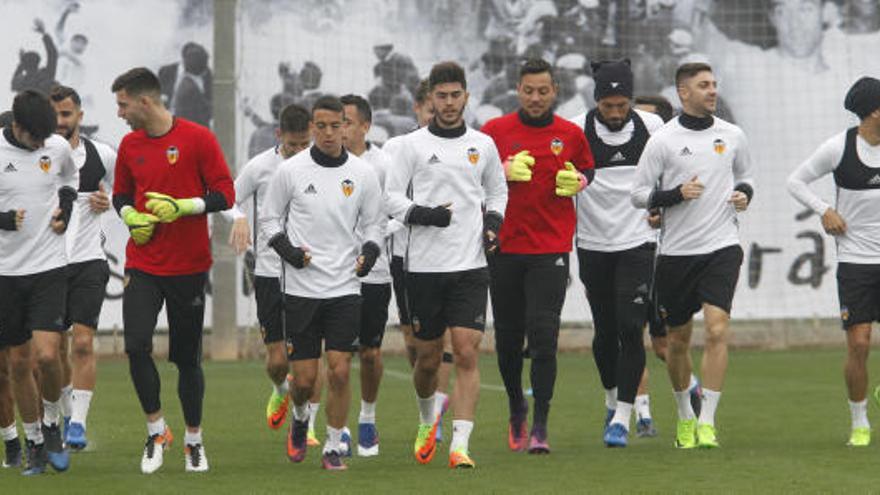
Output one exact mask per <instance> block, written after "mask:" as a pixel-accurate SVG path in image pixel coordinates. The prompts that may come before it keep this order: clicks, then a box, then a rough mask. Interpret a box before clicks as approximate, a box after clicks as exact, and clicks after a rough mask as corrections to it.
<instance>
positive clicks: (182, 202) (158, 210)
mask: <svg viewBox="0 0 880 495" xmlns="http://www.w3.org/2000/svg"><path fill="white" fill-rule="evenodd" d="M146 196H147V198H149V200H148V201H147V209H148V210H150V211H151V212H152V213H153V215H156V216H157V217H159V221H160V222H162V223H171V222H173V221H175V220H177V219H178V218H180V217H183V216H186V215H198V214H199V213H202V211H204V209H205V206H204V204H205V203H204V202H203V201H202V200H201V199H198V198H187V199H174V198H172V197H171V196H169V195H167V194H162V193H157V192H148V193H146Z"/></svg>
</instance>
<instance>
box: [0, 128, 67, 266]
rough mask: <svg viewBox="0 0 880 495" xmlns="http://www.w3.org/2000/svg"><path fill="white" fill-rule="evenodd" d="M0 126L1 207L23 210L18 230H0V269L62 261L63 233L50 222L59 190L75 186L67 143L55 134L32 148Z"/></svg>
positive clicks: (48, 264) (56, 206) (59, 264)
mask: <svg viewBox="0 0 880 495" xmlns="http://www.w3.org/2000/svg"><path fill="white" fill-rule="evenodd" d="M3 131H5V129H0V169H2V170H0V211H9V210H20V209H23V210H25V214H24V223H23V225H22V228H21V230H0V275H2V276H21V275H32V274H35V273H42V272H46V271H49V270H53V269H55V268H60V267H62V266H64V265H66V264H67V253H66V252H65V243H64V235H59V234H56V233H55V232H54V231H52V228H51V227H50V226H49V223H50V222H51V221H52V216H53V213H54V211H55V209H56V208H58V190H59V189H60V188H61V187H64V186H68V187H71V188H73V190H76V189H77V187H78V186H79V175H78V173H77V169H76V165H75V164H74V163H73V159H72V158H71V150H70V144H69V143H68V142H67V140H65V139H64V138H63V137H61V136H59V135H52V136H51V137H49V138H48V139H46V143H45V145H44V146H43V147H42V148H40V149H38V150H35V151H31V150H27V149H24V148H20V147H18V146H16V145H14V144H12V143H10V142H9V140H8V139H7V138H6V135H5V132H3Z"/></svg>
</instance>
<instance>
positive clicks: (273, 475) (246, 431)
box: [0, 349, 880, 495]
mask: <svg viewBox="0 0 880 495" xmlns="http://www.w3.org/2000/svg"><path fill="white" fill-rule="evenodd" d="M842 357H843V350H842V349H841V350H821V351H791V352H754V351H737V352H733V353H731V360H730V371H729V374H728V377H729V378H728V382H727V385H726V389H725V391H724V396H723V398H722V400H721V405H720V407H719V417H718V426H719V438H720V440H721V443H722V448H721V449H719V450H714V451H677V450H675V449H674V448H673V447H672V433H673V429H674V414H675V410H674V407H673V404H672V394H671V393H670V392H669V390H670V389H669V380H668V378H667V377H666V375H665V371H664V369H663V368H662V367H661V364H660V363H659V361H658V360H657V359H656V358H654V357H653V356H649V357H648V363H649V367H650V371H651V372H652V373H653V377H654V378H653V380H652V385H653V393H652V410H653V413H654V416H655V421H656V422H657V426H658V429H659V430H660V435H659V436H658V437H656V438H653V439H637V438H631V440H630V446H629V447H628V448H626V449H616V450H610V449H606V448H605V447H604V446H603V444H602V440H601V432H602V420H603V417H604V403H603V399H602V397H603V396H602V392H601V387H600V385H599V380H598V376H597V373H596V370H595V366H594V363H593V360H592V357H591V356H589V355H585V354H566V355H563V356H562V357H561V359H560V363H559V370H560V374H559V378H558V381H557V387H556V397H555V399H554V402H553V409H552V411H551V416H550V419H551V422H550V440H551V445H552V447H553V453H552V454H551V455H550V456H541V457H533V456H528V455H526V454H515V453H511V452H509V451H508V450H507V445H506V419H507V406H506V403H507V401H506V398H505V394H504V392H502V391H501V389H500V388H499V385H500V383H501V382H500V377H499V375H498V372H497V369H496V367H495V359H494V356H489V355H485V356H483V358H482V360H481V367H482V372H483V382H484V383H485V384H486V385H487V387H486V388H485V389H484V390H483V391H482V396H481V400H480V406H479V411H478V414H477V423H476V427H475V430H474V434H473V435H472V437H471V444H470V445H471V451H472V454H473V457H474V459H475V461H476V462H477V469H476V470H473V471H452V470H450V469H448V468H447V467H446V460H447V456H446V455H445V454H446V452H447V449H448V444H446V443H444V444H443V446H442V447H441V449H442V450H441V451H440V452H438V455H437V457H436V458H435V459H434V462H433V463H432V464H431V465H429V466H419V465H416V463H415V461H414V460H413V458H412V453H411V452H412V440H413V438H414V435H415V427H416V421H417V417H418V412H417V408H416V404H415V400H414V392H413V389H412V386H411V384H410V381H409V380H408V379H407V377H406V373H407V364H406V362H405V361H404V360H403V359H402V358H397V357H395V358H389V359H387V361H386V367H387V369H388V371H389V374H387V375H386V378H385V381H384V384H383V388H382V390H381V392H380V402H379V406H378V412H377V417H378V427H379V430H380V434H381V440H382V442H381V455H380V456H379V457H376V458H370V459H358V458H353V459H351V460H350V462H349V470H348V471H347V472H342V473H338V472H337V473H328V472H324V471H322V470H321V469H320V467H319V466H320V461H319V451H318V450H317V449H315V450H313V451H310V453H309V456H308V458H307V460H306V461H305V462H304V463H302V464H299V465H293V464H291V463H290V462H289V461H288V460H287V457H286V456H285V444H284V442H285V439H284V432H283V431H271V430H269V429H268V428H267V427H266V425H265V416H264V410H265V399H266V398H267V395H268V391H269V386H268V382H267V379H266V378H265V377H264V373H263V369H262V364H261V363H258V362H244V363H207V364H206V367H205V369H206V376H207V400H206V408H205V422H204V428H205V445H206V449H207V454H208V456H209V459H210V465H211V471H210V472H209V473H207V474H204V475H193V474H186V473H184V470H183V449H182V446H181V442H180V440H182V437H183V435H182V434H183V423H182V416H181V413H180V408H179V405H178V402H177V397H176V373H175V371H174V368H173V367H172V366H170V365H168V364H166V363H163V364H162V365H161V367H160V370H161V372H162V377H163V383H164V385H165V386H164V388H163V391H162V397H163V404H164V408H165V411H166V418H167V420H168V422H169V424H170V425H171V427H172V428H173V429H174V432H175V434H176V435H177V440H176V441H175V444H174V447H173V448H172V451H171V452H170V453H168V454H166V459H165V465H164V466H163V468H162V470H161V471H160V472H159V473H157V474H155V475H153V476H149V477H147V476H144V475H141V474H140V470H139V462H140V454H141V449H142V442H143V440H144V437H145V426H144V422H143V416H142V415H141V412H140V410H139V406H138V403H137V399H136V398H135V395H134V391H133V389H132V386H131V384H130V381H129V377H128V368H127V365H126V363H125V362H122V361H105V362H101V363H99V368H98V369H99V377H98V391H97V394H96V398H95V400H94V401H93V404H92V410H91V414H90V418H89V438H90V441H91V442H92V443H93V445H92V446H90V451H87V452H83V453H79V454H76V455H75V456H73V459H72V467H71V470H70V471H69V472H67V473H63V474H55V473H52V474H47V475H45V476H41V477H39V478H36V479H25V478H23V477H21V476H20V475H19V473H18V472H17V471H12V470H2V471H0V493H2V494H3V495H6V494H12V493H64V494H68V493H164V494H171V493H214V494H216V493H281V492H303V493H318V492H320V493H343V492H344V493H365V492H370V493H390V492H411V493H412V492H422V493H428V492H430V493H459V494H474V493H504V492H510V493H514V492H516V493H527V492H541V493H553V492H569V493H572V492H578V493H584V492H597V493H609V492H612V493H616V492H664V493H670V492H725V493H733V492H737V493H742V492H761V493H768V492H797V493H803V492H848V493H864V492H870V491H877V490H880V483H878V477H877V474H876V473H877V471H875V469H876V466H877V464H878V456H880V452H878V446H877V445H872V446H871V447H869V448H867V449H862V450H853V449H850V448H847V447H845V446H844V442H845V441H846V439H847V435H848V432H849V412H848V408H847V405H846V400H845V394H844V389H843V381H842V378H841V366H842ZM875 363H876V361H875ZM878 371H880V370H878V367H877V366H876V365H875V366H873V369H872V372H873V373H874V374H875V375H876V373H877V372H878ZM353 385H354V386H355V387H354V388H353V390H355V391H357V388H356V387H357V384H356V380H355V382H354V383H353ZM353 395H355V397H357V393H355V394H353ZM358 407H359V402H357V403H356V402H355V401H353V403H352V414H351V416H350V417H351V418H353V419H352V421H350V423H351V424H352V426H354V427H355V431H356V424H355V423H356V417H357V408H358ZM870 408H871V412H870V415H871V416H872V417H873V418H874V419H875V421H880V419H877V418H878V415H877V409H876V406H875V405H871V406H870ZM450 421H451V419H450V418H449V417H447V420H446V426H447V432H449V431H450V430H451V426H450ZM285 430H286V429H285ZM318 431H319V433H322V432H323V411H322V413H321V419H320V421H319V429H318ZM319 436H320V437H323V435H322V434H321V435H319ZM447 440H448V437H447ZM92 447H93V448H92Z"/></svg>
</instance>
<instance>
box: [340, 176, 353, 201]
mask: <svg viewBox="0 0 880 495" xmlns="http://www.w3.org/2000/svg"><path fill="white" fill-rule="evenodd" d="M353 192H354V182H352V181H350V180H349V179H345V180H344V181H342V194H345V197H346V198H347V197H349V196H351V193H353Z"/></svg>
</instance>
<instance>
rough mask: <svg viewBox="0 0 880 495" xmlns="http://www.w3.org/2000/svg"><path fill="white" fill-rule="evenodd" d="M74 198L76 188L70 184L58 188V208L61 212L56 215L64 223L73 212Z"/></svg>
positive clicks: (68, 220)
mask: <svg viewBox="0 0 880 495" xmlns="http://www.w3.org/2000/svg"><path fill="white" fill-rule="evenodd" d="M75 200H76V190H75V189H74V188H72V187H70V186H64V187H62V188H61V189H59V190H58V208H59V209H61V214H60V215H58V217H56V218H57V219H58V220H61V221H62V222H64V224H65V225H67V224H68V222H70V215H71V213H73V202H74V201H75Z"/></svg>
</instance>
